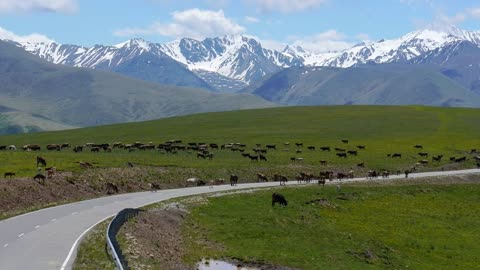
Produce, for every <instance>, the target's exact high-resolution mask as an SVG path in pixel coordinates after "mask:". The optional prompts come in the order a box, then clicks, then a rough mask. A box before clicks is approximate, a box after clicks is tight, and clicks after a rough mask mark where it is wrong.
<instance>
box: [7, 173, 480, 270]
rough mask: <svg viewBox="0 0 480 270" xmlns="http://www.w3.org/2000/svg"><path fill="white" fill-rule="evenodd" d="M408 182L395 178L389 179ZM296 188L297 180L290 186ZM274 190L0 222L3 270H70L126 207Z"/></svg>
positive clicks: (159, 196)
mask: <svg viewBox="0 0 480 270" xmlns="http://www.w3.org/2000/svg"><path fill="white" fill-rule="evenodd" d="M470 173H480V169H472V170H462V171H448V172H429V173H417V174H410V175H409V178H419V177H430V176H444V175H458V174H470ZM403 177H404V175H400V176H391V177H390V178H389V179H396V178H403ZM363 180H365V178H356V179H351V180H348V182H351V181H363ZM343 182H346V181H343ZM330 183H336V181H334V182H330ZM295 184H296V181H291V182H289V183H288V185H295ZM275 186H278V183H271V182H269V183H252V184H239V185H238V186H236V187H231V186H230V185H222V186H214V187H209V186H206V187H194V188H182V189H171V190H162V191H158V192H139V193H130V194H121V195H115V196H109V197H103V198H98V199H93V200H87V201H81V202H76V203H71V204H66V205H61V206H57V207H51V208H46V209H43V210H39V211H35V212H31V213H28V214H25V215H20V216H16V217H13V218H10V219H7V220H4V221H0V270H15V269H21V270H29V269H35V270H44V269H45V270H46V269H71V267H72V263H73V261H74V257H75V254H76V248H77V245H78V242H79V241H80V238H81V237H82V236H83V235H84V234H85V233H86V231H87V230H89V229H90V228H92V227H93V226H94V225H95V224H97V223H99V222H101V221H102V220H105V219H107V218H108V217H111V216H113V215H115V214H116V213H117V212H119V211H120V210H122V209H124V208H137V207H141V206H144V205H147V204H152V203H155V202H159V201H163V200H168V199H172V198H176V197H182V196H188V195H196V194H202V193H209V192H218V191H227V190H238V189H245V188H261V187H275Z"/></svg>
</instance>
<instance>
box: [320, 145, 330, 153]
mask: <svg viewBox="0 0 480 270" xmlns="http://www.w3.org/2000/svg"><path fill="white" fill-rule="evenodd" d="M320 150H322V151H328V152H330V146H322V147H320Z"/></svg>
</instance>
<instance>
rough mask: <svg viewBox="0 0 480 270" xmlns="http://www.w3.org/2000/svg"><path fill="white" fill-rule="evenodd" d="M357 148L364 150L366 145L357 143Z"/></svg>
mask: <svg viewBox="0 0 480 270" xmlns="http://www.w3.org/2000/svg"><path fill="white" fill-rule="evenodd" d="M357 148H358V149H359V150H365V148H366V146H365V145H357Z"/></svg>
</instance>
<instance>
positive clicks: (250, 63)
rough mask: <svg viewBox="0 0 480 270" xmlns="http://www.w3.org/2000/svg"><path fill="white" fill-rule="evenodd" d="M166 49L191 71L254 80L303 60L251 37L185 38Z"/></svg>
mask: <svg viewBox="0 0 480 270" xmlns="http://www.w3.org/2000/svg"><path fill="white" fill-rule="evenodd" d="M161 48H162V50H163V52H164V53H165V54H167V55H169V56H170V57H172V58H173V59H175V60H177V61H178V62H180V63H183V64H185V65H187V66H188V67H189V68H190V69H191V70H200V71H208V72H216V73H219V74H220V75H222V76H224V77H228V78H231V79H235V80H239V81H243V82H246V83H250V82H252V81H257V80H259V79H261V78H263V77H264V76H265V75H267V74H270V73H272V72H275V71H277V70H279V69H280V68H283V67H290V66H292V65H301V64H302V63H301V61H299V60H298V59H296V58H295V57H293V56H289V55H286V54H283V53H280V52H277V51H274V50H270V49H265V48H263V47H262V45H261V44H260V42H259V41H257V40H256V39H254V38H252V37H247V36H241V35H236V36H225V37H219V38H207V39H205V40H203V41H198V40H194V39H188V38H184V39H181V40H178V41H174V42H171V43H167V44H164V45H161Z"/></svg>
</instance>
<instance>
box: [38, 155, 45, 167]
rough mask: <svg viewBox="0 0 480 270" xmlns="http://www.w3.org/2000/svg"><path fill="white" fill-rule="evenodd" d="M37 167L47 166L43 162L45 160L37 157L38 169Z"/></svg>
mask: <svg viewBox="0 0 480 270" xmlns="http://www.w3.org/2000/svg"><path fill="white" fill-rule="evenodd" d="M39 165H43V166H44V167H46V166H47V161H46V160H45V158H43V157H41V156H37V167H39Z"/></svg>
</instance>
